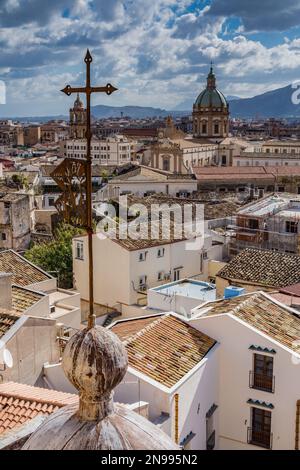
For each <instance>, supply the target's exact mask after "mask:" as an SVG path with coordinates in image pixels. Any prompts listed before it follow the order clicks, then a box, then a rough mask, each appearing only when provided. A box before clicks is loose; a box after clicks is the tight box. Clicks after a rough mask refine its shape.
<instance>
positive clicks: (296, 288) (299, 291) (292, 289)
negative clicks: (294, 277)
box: [280, 283, 300, 297]
mask: <svg viewBox="0 0 300 470" xmlns="http://www.w3.org/2000/svg"><path fill="white" fill-rule="evenodd" d="M280 292H282V293H283V294H288V295H293V296H295V297H300V283H298V284H293V285H292V286H288V287H283V288H282V289H280Z"/></svg>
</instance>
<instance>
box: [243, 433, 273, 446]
mask: <svg viewBox="0 0 300 470" xmlns="http://www.w3.org/2000/svg"><path fill="white" fill-rule="evenodd" d="M247 442H248V444H251V445H254V446H258V447H263V448H265V449H272V446H273V433H271V432H268V431H259V430H257V429H255V428H248V434H247Z"/></svg>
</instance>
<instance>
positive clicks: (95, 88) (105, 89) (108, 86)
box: [91, 83, 118, 95]
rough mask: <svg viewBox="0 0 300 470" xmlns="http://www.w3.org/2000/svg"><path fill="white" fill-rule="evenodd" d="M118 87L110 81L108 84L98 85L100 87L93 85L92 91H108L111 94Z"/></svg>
mask: <svg viewBox="0 0 300 470" xmlns="http://www.w3.org/2000/svg"><path fill="white" fill-rule="evenodd" d="M117 90H118V88H115V87H114V86H113V85H111V84H110V83H108V84H107V85H106V86H98V87H92V88H91V92H92V93H106V94H107V95H111V94H112V93H114V91H117Z"/></svg>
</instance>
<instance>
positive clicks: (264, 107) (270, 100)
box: [11, 85, 300, 123]
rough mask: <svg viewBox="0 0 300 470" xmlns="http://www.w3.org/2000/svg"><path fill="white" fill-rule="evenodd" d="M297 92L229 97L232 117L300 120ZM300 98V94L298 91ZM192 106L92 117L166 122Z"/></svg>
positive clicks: (129, 109)
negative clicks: (295, 99)
mask: <svg viewBox="0 0 300 470" xmlns="http://www.w3.org/2000/svg"><path fill="white" fill-rule="evenodd" d="M295 92H296V97H297V98H298V92H297V90H295V89H294V88H293V87H292V86H291V85H288V86H286V87H283V88H278V89H276V90H272V91H269V92H267V93H263V94H261V95H258V96H254V97H253V98H239V97H237V96H227V99H228V101H229V103H230V113H231V117H233V118H250V119H251V118H255V117H260V118H271V117H274V118H300V103H299V104H294V103H293V101H292V96H293V93H295ZM299 98H300V90H299ZM299 102H300V99H299ZM192 108H193V102H192V101H190V100H187V101H184V102H183V103H181V104H180V105H178V106H177V107H176V108H175V109H174V110H172V111H168V110H165V109H161V108H153V107H145V106H120V107H116V106H104V105H98V106H94V107H92V114H93V116H94V117H95V118H97V119H104V118H109V117H115V118H116V117H121V116H130V117H131V118H132V119H139V118H141V119H143V118H154V117H161V118H165V117H167V116H169V115H172V116H173V117H180V116H185V115H189V114H191V111H192ZM11 119H13V120H18V121H20V122H31V123H33V122H46V121H49V120H52V119H65V120H66V119H68V117H67V116H33V117H32V116H29V117H22V118H18V117H15V118H11Z"/></svg>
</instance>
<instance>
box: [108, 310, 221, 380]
mask: <svg viewBox="0 0 300 470" xmlns="http://www.w3.org/2000/svg"><path fill="white" fill-rule="evenodd" d="M112 331H113V332H114V333H116V334H117V335H118V336H119V337H120V338H121V339H122V340H123V342H124V344H125V346H126V349H127V353H128V358H129V365H130V366H131V367H133V368H134V369H136V370H137V371H139V372H142V373H144V374H145V375H147V376H148V377H150V378H151V379H153V380H155V381H157V382H159V383H160V384H162V385H164V386H166V387H168V388H171V387H173V386H174V385H175V384H176V383H177V382H178V381H179V380H181V379H182V378H183V377H184V376H185V375H186V374H187V373H188V372H189V371H190V370H191V369H193V368H194V367H195V366H196V365H197V364H199V362H200V361H201V360H202V359H203V358H204V357H205V356H206V354H207V353H208V352H209V350H210V349H211V348H212V347H213V346H214V345H215V344H216V341H215V340H214V339H212V338H210V337H209V336H206V335H205V334H203V333H201V332H200V331H198V330H196V329H195V328H193V327H191V326H190V325H189V324H187V323H185V322H184V321H182V320H180V319H178V318H177V317H174V316H172V315H162V316H154V317H149V318H144V319H140V320H128V321H124V322H119V323H117V324H116V325H114V326H113V327H112Z"/></svg>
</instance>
